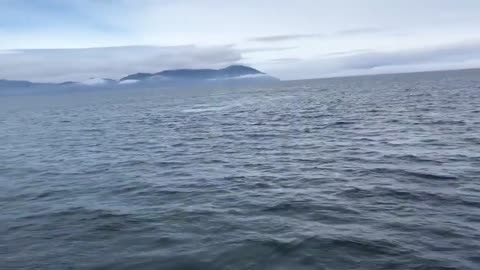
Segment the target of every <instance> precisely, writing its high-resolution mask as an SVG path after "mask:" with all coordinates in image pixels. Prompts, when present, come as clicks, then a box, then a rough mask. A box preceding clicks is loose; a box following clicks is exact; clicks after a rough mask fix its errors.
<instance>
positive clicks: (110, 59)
mask: <svg viewBox="0 0 480 270" xmlns="http://www.w3.org/2000/svg"><path fill="white" fill-rule="evenodd" d="M241 59H242V57H241V54H240V53H239V52H238V51H237V50H235V49H234V48H233V47H231V46H211V47H198V46H193V45H189V46H170V47H159V46H129V47H104V48H87V49H39V50H21V51H20V53H16V54H10V53H9V54H0V62H1V63H2V65H0V74H1V75H2V76H3V77H4V78H8V79H28V80H33V81H42V82H50V81H56V82H60V81H70V80H86V79H89V78H92V77H95V78H98V77H99V78H113V79H117V78H119V77H122V76H125V75H128V74H131V73H136V72H158V71H162V70H165V69H171V68H187V67H188V68H204V67H224V66H227V65H229V64H232V63H235V62H238V61H240V60H241Z"/></svg>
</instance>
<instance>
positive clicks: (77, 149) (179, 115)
mask: <svg viewBox="0 0 480 270" xmlns="http://www.w3.org/2000/svg"><path fill="white" fill-rule="evenodd" d="M0 125H1V129H0V142H1V144H0V269H2V270H3V269H5V270H7V269H300V270H301V269H329V270H330V269H365V270H375V269H422V270H426V269H432V270H433V269H435V270H437V269H463V270H478V269H480V71H479V70H468V71H453V72H433V73H417V74H404V75H382V76H369V77H352V78H337V79H323V80H308V81H293V82H283V83H280V84H278V85H275V86H271V87H266V86H263V87H258V88H255V87H246V88H235V89H230V88H216V89H203V90H199V89H197V90H185V89H183V90H174V89H171V90H161V91H160V90H155V89H143V90H142V89H138V90H124V91H118V92H116V91H106V92H98V93H92V92H89V93H72V94H64V95H61V94H55V95H41V96H21V97H0Z"/></svg>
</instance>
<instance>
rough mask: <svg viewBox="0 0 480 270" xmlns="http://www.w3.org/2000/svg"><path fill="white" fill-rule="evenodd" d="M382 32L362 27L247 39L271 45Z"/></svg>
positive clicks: (373, 28) (377, 29) (378, 29)
mask: <svg viewBox="0 0 480 270" xmlns="http://www.w3.org/2000/svg"><path fill="white" fill-rule="evenodd" d="M382 31H383V29H380V28H376V27H362V28H352V29H346V30H342V31H337V32H333V33H326V34H322V33H307V34H289V35H271V36H261V37H254V38H251V39H249V41H253V42H265V43H273V42H283V41H292V40H299V39H318V38H338V37H348V36H356V35H366V34H374V33H379V32H382Z"/></svg>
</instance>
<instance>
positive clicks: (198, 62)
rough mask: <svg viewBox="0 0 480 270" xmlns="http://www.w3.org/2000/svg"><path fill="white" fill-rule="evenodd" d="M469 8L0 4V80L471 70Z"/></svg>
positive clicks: (429, 1) (428, 3) (83, 1)
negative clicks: (249, 70) (245, 68)
mask: <svg viewBox="0 0 480 270" xmlns="http://www.w3.org/2000/svg"><path fill="white" fill-rule="evenodd" d="M479 14H480V1H479V0H388V1H386V0H295V1H290V0H243V1H224V0H223V1H222V0H202V1H196V0H131V1H129V0H68V1H67V0H0V79H1V78H6V79H27V80H34V81H65V80H82V79H87V78H90V77H109V78H114V79H117V78H119V77H122V76H124V75H127V74H130V73H134V72H154V71H161V70H164V69H169V68H200V67H207V68H209V67H212V68H218V67H225V66H227V65H229V64H246V65H251V66H253V67H255V68H257V69H260V70H262V71H265V72H267V73H270V74H272V75H275V76H277V77H280V78H282V79H302V78H314V77H329V76H341V75H353V74H373V73H387V72H403V71H420V70H436V69H450V68H452V69H457V68H472V67H480V36H479V34H478V33H479V30H478V29H479V28H480V16H479Z"/></svg>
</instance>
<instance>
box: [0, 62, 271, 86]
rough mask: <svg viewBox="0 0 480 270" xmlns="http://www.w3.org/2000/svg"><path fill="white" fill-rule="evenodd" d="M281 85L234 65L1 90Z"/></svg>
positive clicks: (2, 83) (14, 83) (3, 82)
mask: <svg viewBox="0 0 480 270" xmlns="http://www.w3.org/2000/svg"><path fill="white" fill-rule="evenodd" d="M273 81H278V79H277V78H275V77H272V76H270V75H268V74H266V73H263V72H261V71H258V70H256V69H254V68H251V67H247V66H242V65H232V66H229V67H226V68H223V69H173V70H164V71H161V72H157V73H135V74H130V75H128V76H125V77H123V78H121V79H119V80H112V79H106V78H90V79H88V80H85V81H79V82H74V81H68V82H62V83H34V82H30V81H13V80H0V88H1V89H4V88H7V89H12V88H33V87H42V88H44V87H49V88H51V87H57V88H58V87H61V88H65V87H67V88H72V87H77V88H78V87H88V86H90V87H93V86H96V87H108V86H125V87H126V86H128V85H130V86H133V85H148V86H155V85H160V86H161V85H167V86H170V85H176V84H181V85H184V84H189V83H195V84H199V83H207V84H208V83H229V82H232V83H244V82H273Z"/></svg>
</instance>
